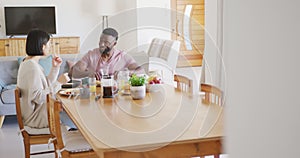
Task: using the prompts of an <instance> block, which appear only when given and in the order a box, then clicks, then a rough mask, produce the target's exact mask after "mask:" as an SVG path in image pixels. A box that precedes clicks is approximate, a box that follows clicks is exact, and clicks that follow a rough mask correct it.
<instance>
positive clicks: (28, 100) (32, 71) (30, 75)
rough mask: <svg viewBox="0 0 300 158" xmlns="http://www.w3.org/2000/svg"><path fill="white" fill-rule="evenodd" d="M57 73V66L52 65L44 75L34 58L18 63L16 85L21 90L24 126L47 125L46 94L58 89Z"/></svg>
mask: <svg viewBox="0 0 300 158" xmlns="http://www.w3.org/2000/svg"><path fill="white" fill-rule="evenodd" d="M58 73H59V67H57V68H54V67H52V69H51V72H50V73H49V75H48V76H47V77H46V76H45V74H44V69H43V68H42V67H41V66H40V65H39V63H38V62H36V61H35V60H26V61H24V62H22V63H21V64H20V67H19V72H18V78H17V86H18V87H19V89H20V91H21V99H20V102H21V112H22V117H23V120H24V125H25V126H29V127H32V128H46V127H48V116H47V104H46V96H47V94H49V93H50V92H53V93H56V92H57V91H58V90H59V89H60V86H61V84H60V83H59V82H58V81H57V76H58Z"/></svg>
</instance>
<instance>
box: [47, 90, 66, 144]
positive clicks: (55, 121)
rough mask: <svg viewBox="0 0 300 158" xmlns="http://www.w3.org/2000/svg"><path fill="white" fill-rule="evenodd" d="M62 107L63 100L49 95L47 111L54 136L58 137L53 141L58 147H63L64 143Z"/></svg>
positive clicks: (51, 132)
mask: <svg viewBox="0 0 300 158" xmlns="http://www.w3.org/2000/svg"><path fill="white" fill-rule="evenodd" d="M60 107H61V102H59V101H57V100H56V99H53V98H52V97H51V95H50V94H48V95H47V113H48V123H49V130H50V134H51V137H52V138H56V139H55V140H54V141H53V143H54V145H55V146H56V148H57V149H63V148H64V143H63V139H62V133H61V126H60V115H59V113H60Z"/></svg>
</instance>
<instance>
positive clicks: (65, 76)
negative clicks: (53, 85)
mask: <svg viewBox="0 0 300 158" xmlns="http://www.w3.org/2000/svg"><path fill="white" fill-rule="evenodd" d="M57 81H58V82H59V83H61V84H64V83H67V82H69V81H70V77H69V76H68V73H64V74H61V75H60V76H59V77H58V79H57Z"/></svg>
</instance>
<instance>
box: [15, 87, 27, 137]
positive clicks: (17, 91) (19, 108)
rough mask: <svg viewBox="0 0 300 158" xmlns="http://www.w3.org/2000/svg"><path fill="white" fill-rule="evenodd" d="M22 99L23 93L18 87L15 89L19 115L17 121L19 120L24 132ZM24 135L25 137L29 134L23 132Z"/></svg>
mask: <svg viewBox="0 0 300 158" xmlns="http://www.w3.org/2000/svg"><path fill="white" fill-rule="evenodd" d="M20 98H21V91H20V89H19V88H18V87H17V88H16V89H15V101H16V114H17V120H18V124H19V128H20V131H23V129H24V123H23V118H22V112H21V105H20V104H21V103H20ZM22 135H23V137H24V135H28V133H27V132H22Z"/></svg>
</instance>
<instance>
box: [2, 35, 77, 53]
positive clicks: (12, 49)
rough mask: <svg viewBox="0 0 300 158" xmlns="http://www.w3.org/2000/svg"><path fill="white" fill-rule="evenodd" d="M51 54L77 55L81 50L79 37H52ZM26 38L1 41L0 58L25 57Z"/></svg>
mask: <svg viewBox="0 0 300 158" xmlns="http://www.w3.org/2000/svg"><path fill="white" fill-rule="evenodd" d="M50 42H51V49H50V51H49V52H50V53H51V54H76V53H79V49H80V38H79V37H75V36H74V37H52V38H51V39H50ZM25 55H26V38H5V39H0V56H25Z"/></svg>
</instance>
